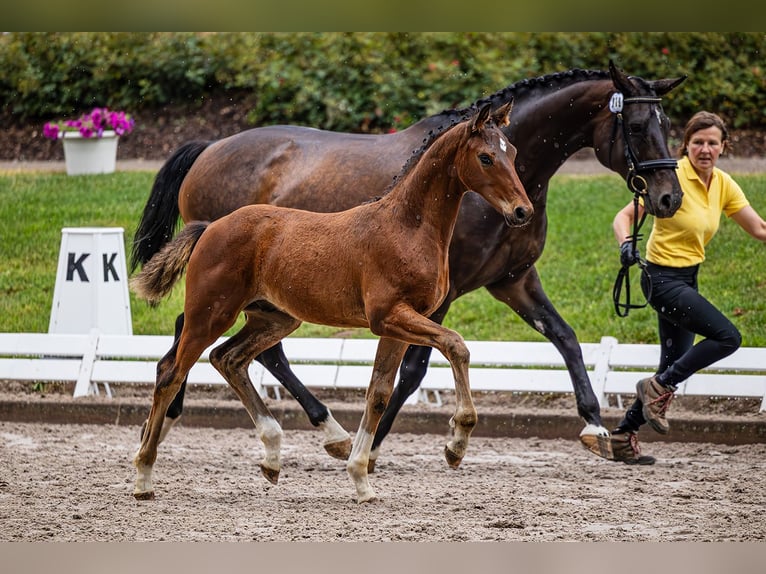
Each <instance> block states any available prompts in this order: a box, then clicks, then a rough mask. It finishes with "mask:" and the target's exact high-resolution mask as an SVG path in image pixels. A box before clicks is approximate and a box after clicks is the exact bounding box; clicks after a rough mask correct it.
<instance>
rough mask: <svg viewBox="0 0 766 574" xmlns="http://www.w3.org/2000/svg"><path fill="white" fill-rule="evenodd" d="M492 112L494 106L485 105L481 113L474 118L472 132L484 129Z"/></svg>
mask: <svg viewBox="0 0 766 574" xmlns="http://www.w3.org/2000/svg"><path fill="white" fill-rule="evenodd" d="M490 111H492V104H484V105H483V106H482V108H481V109H480V110H479V112H478V113H477V114H476V115H475V116H474V118H473V123H472V124H471V132H477V131H479V130H480V129H481V128H483V127H484V124H486V123H487V120H488V119H489V113H490Z"/></svg>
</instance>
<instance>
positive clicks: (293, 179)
mask: <svg viewBox="0 0 766 574" xmlns="http://www.w3.org/2000/svg"><path fill="white" fill-rule="evenodd" d="M420 137H421V136H420V134H405V133H404V132H400V133H399V134H383V135H372V134H348V133H340V132H332V131H326V130H318V129H314V128H307V127H301V126H268V127H262V128H253V129H250V130H245V131H243V132H240V133H238V134H235V135H232V136H229V137H227V138H224V139H221V140H219V141H217V142H215V143H214V144H212V145H211V146H209V147H208V148H207V149H206V150H205V151H204V152H203V153H202V154H201V155H200V156H199V158H198V159H197V161H196V162H195V163H194V165H193V166H192V168H191V169H190V170H189V173H188V174H187V176H186V178H185V180H184V183H183V186H182V188H181V191H180V194H179V208H180V213H181V217H182V218H183V219H184V221H191V220H194V219H197V220H215V219H218V218H220V217H222V216H223V215H225V214H227V213H230V212H232V211H234V210H235V209H237V208H239V207H242V206H244V205H252V204H259V203H267V204H272V205H278V206H282V207H294V208H298V209H305V210H309V211H317V212H334V211H342V210H345V209H348V208H350V207H353V206H355V205H359V204H360V203H363V202H365V201H367V200H369V199H371V198H373V197H376V196H379V195H381V194H382V193H383V192H384V191H385V190H386V188H387V187H388V186H389V185H390V183H391V181H392V180H393V177H394V176H395V175H396V174H397V173H399V171H400V170H401V168H402V166H403V165H404V163H405V162H406V160H407V158H408V157H409V154H411V153H412V151H413V150H414V149H415V148H416V147H417V145H419V144H418V143H417V142H418V141H419V140H417V141H416V138H420Z"/></svg>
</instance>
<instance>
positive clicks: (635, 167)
mask: <svg viewBox="0 0 766 574" xmlns="http://www.w3.org/2000/svg"><path fill="white" fill-rule="evenodd" d="M661 101H662V98H660V97H657V96H634V97H629V98H625V97H623V95H622V94H621V93H620V92H615V93H614V94H612V98H611V99H610V100H609V110H610V111H611V112H612V113H613V114H614V118H615V120H614V124H613V128H612V142H614V141H615V136H616V135H617V130H621V131H622V138H623V142H624V148H625V162H626V164H627V166H628V173H627V175H626V176H625V183H626V185H627V186H628V189H629V190H630V191H631V192H632V193H633V232H632V233H631V236H630V242H631V244H630V248H631V251H632V255H633V259H634V260H635V261H636V262H637V264H638V266H639V268H640V269H641V272H642V273H647V271H646V260H644V259H642V258H641V255H640V253H639V251H638V241H639V240H640V239H641V238H642V236H641V235H640V234H639V231H640V229H641V226H642V225H643V224H644V221H645V220H646V215H647V212H646V211H644V214H643V215H642V216H641V219H640V220H639V218H638V203H639V199H640V198H641V197H646V196H647V195H648V193H649V185H648V184H647V182H646V179H645V178H644V177H643V176H642V175H641V174H642V173H644V172H647V171H654V170H657V169H676V166H677V163H678V162H677V161H676V160H675V159H672V158H661V159H652V160H647V161H639V159H638V156H637V155H636V153H635V151H634V150H633V146H631V144H630V137H629V136H630V134H629V131H628V126H627V125H626V124H625V121H624V119H623V117H622V108H623V106H624V105H625V104H658V103H660V102H661ZM611 159H612V154H611V151H610V154H609V163H610V166H609V167H610V168H611V163H612V161H611ZM649 285H650V287H649V289H651V282H650V283H649ZM623 289H624V291H625V302H624V303H621V302H620V296H621V294H622V292H623ZM650 298H651V291H650V293H649V297H647V301H646V302H645V303H644V304H643V305H636V304H632V303H631V302H630V265H622V266H621V267H620V270H619V271H618V272H617V279H616V280H615V282H614V287H613V289H612V300H613V301H614V310H615V312H616V313H617V316H618V317H627V316H628V313H629V312H630V310H631V309H642V308H644V307H646V306H647V304H648V299H650Z"/></svg>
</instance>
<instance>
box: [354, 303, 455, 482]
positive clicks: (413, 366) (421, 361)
mask: <svg viewBox="0 0 766 574" xmlns="http://www.w3.org/2000/svg"><path fill="white" fill-rule="evenodd" d="M451 303H452V301H450V300H449V298H448V299H445V300H444V302H443V303H442V304H441V306H440V307H439V308H438V309H437V310H436V311H435V312H434V313H432V314H431V315H430V317H429V319H431V320H432V321H434V322H436V323H439V324H440V325H441V323H442V321H443V320H444V317H445V315H446V314H447V311H449V308H450V305H451ZM431 351H433V348H432V347H428V346H423V345H410V346H409V348H408V349H407V352H406V353H405V354H404V359H403V360H402V365H401V367H400V368H399V382H397V383H396V386H395V387H394V392H393V393H392V394H391V400H389V401H388V406H387V407H386V412H384V413H383V417H382V418H381V419H380V423H379V424H378V430H377V431H375V440H373V441H372V452H371V453H370V463H369V465H368V468H367V470H368V472H374V471H375V461H376V460H377V459H378V456H379V455H380V445H381V443H382V442H383V439H385V438H386V436H387V435H388V433H389V432H390V431H391V426H392V425H393V424H394V419H396V415H397V414H399V411H400V410H402V407H403V406H404V403H405V402H407V399H408V398H409V397H410V395H412V393H414V392H415V391H417V390H418V387H420V383H422V382H423V379H424V378H425V376H426V372H427V371H428V362H429V360H430V358H431Z"/></svg>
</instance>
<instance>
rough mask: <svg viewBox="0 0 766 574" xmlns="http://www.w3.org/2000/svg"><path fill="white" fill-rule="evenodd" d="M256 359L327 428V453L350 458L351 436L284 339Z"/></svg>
mask: <svg viewBox="0 0 766 574" xmlns="http://www.w3.org/2000/svg"><path fill="white" fill-rule="evenodd" d="M255 359H256V360H257V361H258V362H259V363H261V364H262V365H263V366H264V367H265V368H266V369H267V370H268V371H269V372H270V373H271V374H272V375H274V377H275V378H276V379H277V380H278V381H279V382H280V384H282V386H284V387H285V388H286V389H287V390H288V391H289V393H290V394H291V395H292V396H293V397H295V400H297V401H298V404H300V405H301V407H303V410H304V411H306V414H307V415H308V417H309V420H310V421H311V424H312V425H314V426H315V427H319V429H320V430H322V431H323V432H324V449H325V450H326V451H327V453H328V454H329V455H330V456H332V457H334V458H338V459H341V460H346V459H347V458H348V456H349V453H350V452H351V436H350V435H349V434H348V433H347V432H346V430H345V429H344V428H343V427H342V426H340V424H338V421H336V420H335V418H333V416H332V413H331V412H330V409H328V408H327V407H326V406H325V405H324V404H323V403H322V402H321V401H320V400H319V399H317V398H316V397H315V396H314V395H313V394H312V393H311V391H309V390H308V389H307V388H306V387H305V386H304V385H303V383H301V381H300V379H298V377H296V376H295V373H293V372H292V370H291V369H290V363H289V362H288V360H287V357H285V353H284V349H283V348H282V343H277V344H276V345H274V346H273V347H271V348H269V349H266V350H265V351H264V352H263V353H261V354H260V355H258V356H257V357H256V358H255ZM181 390H183V387H182V389H181ZM179 394H180V393H179ZM171 406H172V405H171Z"/></svg>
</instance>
